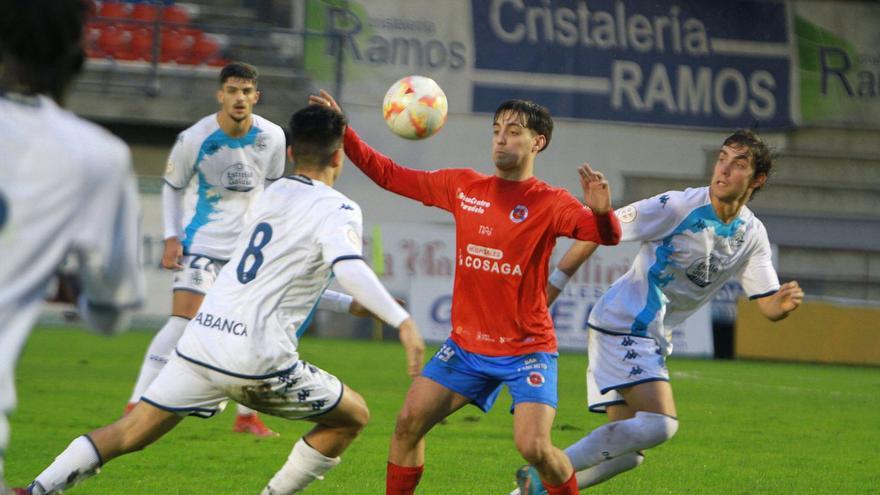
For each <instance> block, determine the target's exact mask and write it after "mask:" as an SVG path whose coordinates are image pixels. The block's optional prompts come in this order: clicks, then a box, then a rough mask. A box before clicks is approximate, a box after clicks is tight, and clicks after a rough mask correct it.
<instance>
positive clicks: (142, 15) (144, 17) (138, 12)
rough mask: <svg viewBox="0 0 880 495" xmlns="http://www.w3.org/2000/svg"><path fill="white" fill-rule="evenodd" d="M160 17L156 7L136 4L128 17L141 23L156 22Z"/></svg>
mask: <svg viewBox="0 0 880 495" xmlns="http://www.w3.org/2000/svg"><path fill="white" fill-rule="evenodd" d="M158 17H159V12H158V11H157V10H156V6H155V5H151V4H148V3H138V4H135V6H134V8H133V9H131V14H130V15H129V16H128V18H129V19H132V20H135V21H141V22H154V21H155V20H156V19H157V18H158Z"/></svg>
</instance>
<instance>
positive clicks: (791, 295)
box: [776, 280, 804, 314]
mask: <svg viewBox="0 0 880 495" xmlns="http://www.w3.org/2000/svg"><path fill="white" fill-rule="evenodd" d="M776 296H777V297H778V298H779V309H781V310H782V311H783V312H784V313H786V314H788V313H791V312H792V311H794V310H796V309H797V308H798V307H799V306H800V305H801V303H802V302H804V290H803V289H801V286H800V285H798V283H797V281H795V280H792V281H791V282H787V283H784V284H782V286H781V287H779V292H777V293H776Z"/></svg>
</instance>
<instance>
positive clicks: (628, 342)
mask: <svg viewBox="0 0 880 495" xmlns="http://www.w3.org/2000/svg"><path fill="white" fill-rule="evenodd" d="M635 343H636V341H635V340H633V339H631V338H629V337H624V338H623V340H621V341H620V345H622V346H624V347H629V346H631V345H633V344H635Z"/></svg>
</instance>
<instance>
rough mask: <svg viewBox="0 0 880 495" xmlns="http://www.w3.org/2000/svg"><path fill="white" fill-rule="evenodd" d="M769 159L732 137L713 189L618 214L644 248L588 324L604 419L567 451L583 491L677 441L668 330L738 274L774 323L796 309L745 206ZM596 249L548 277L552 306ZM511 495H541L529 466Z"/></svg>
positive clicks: (570, 258) (595, 393) (752, 138)
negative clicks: (650, 451)
mask: <svg viewBox="0 0 880 495" xmlns="http://www.w3.org/2000/svg"><path fill="white" fill-rule="evenodd" d="M772 166H773V157H772V154H771V152H770V150H769V148H768V147H767V145H766V144H765V143H764V142H763V141H762V140H761V139H760V137H758V136H757V135H756V134H755V133H753V132H751V131H746V130H740V131H736V132H735V133H734V134H733V135H731V136H730V137H728V138H727V139H726V140H725V141H724V144H723V145H722V146H721V150H720V151H719V153H718V159H717V161H716V162H715V168H714V171H713V174H712V181H711V183H710V184H709V186H708V187H701V188H696V189H686V190H684V191H668V192H665V193H663V194H658V195H657V196H654V197H652V198H648V199H644V200H641V201H637V202H636V203H633V204H631V205H629V206H627V207H625V208H621V209H620V210H618V211H617V216H618V218H619V219H620V223H621V225H622V228H623V238H622V240H623V241H640V242H641V243H642V246H641V249H640V250H639V253H638V255H637V256H636V259H635V260H634V262H633V266H632V267H631V268H630V270H629V271H628V272H627V273H626V274H624V275H623V276H622V277H620V278H619V279H618V280H617V281H616V282H614V284H613V285H612V286H611V288H609V289H608V292H606V293H605V294H604V295H603V296H602V297H601V298H600V299H599V301H598V302H597V303H596V305H595V307H594V308H593V310H592V312H591V313H590V317H589V320H588V325H589V360H590V362H589V367H588V369H587V395H588V402H589V410H590V411H591V412H599V413H601V412H605V413H606V414H607V416H608V420H609V423H608V424H606V425H604V426H601V427H599V428H597V429H595V430H593V432H592V433H590V434H589V435H587V436H586V437H584V438H583V439H581V440H580V441H578V442H577V443H575V444H574V445H572V446H570V447H568V448H567V449H566V450H565V453H566V454H568V457H569V458H570V459H571V462H572V465H574V468H575V470H577V471H578V473H577V479H578V487H580V488H587V487H590V486H593V485H595V484H597V483H600V482H602V481H605V480H607V479H609V478H611V477H613V476H615V475H617V474H619V473H621V472H624V471H627V470H629V469H633V468H635V467H637V466H639V464H641V463H642V461H643V460H644V454H643V453H642V450H644V449H648V448H651V447H654V446H657V445H659V444H661V443H663V442H665V441H667V440H669V439H670V438H672V436H673V435H674V434H675V432H676V430H677V429H678V419H677V417H676V411H675V401H674V400H673V397H672V387H671V385H670V384H669V372H668V370H667V369H666V356H668V355H669V354H670V353H671V352H672V334H671V332H672V330H671V329H672V328H673V327H674V326H675V325H678V324H679V323H681V322H683V321H684V320H685V319H687V317H688V316H690V315H691V314H693V313H694V312H695V311H696V310H697V309H699V308H700V307H701V306H703V305H704V304H707V303H709V301H711V300H712V296H713V295H714V294H715V292H716V291H717V290H718V289H719V288H720V287H722V286H723V285H724V284H725V282H727V280H729V279H731V278H736V279H737V280H739V282H740V283H741V284H742V286H743V288H744V289H745V292H746V294H748V295H749V298H750V299H753V300H755V301H756V302H757V304H758V309H759V310H760V311H761V313H762V314H763V315H764V316H766V317H767V318H768V319H769V320H771V321H778V320H781V319H783V318H785V317H787V316H788V315H789V313H791V312H792V311H794V310H795V309H797V308H798V306H800V304H801V302H802V301H803V297H804V292H803V290H801V288H800V287H799V286H798V283H797V282H794V281H792V282H788V283H786V284H783V285H781V286H780V284H779V279H778V277H777V276H776V271H775V270H774V269H773V264H772V262H771V259H770V257H771V254H770V241H769V240H768V238H767V231H766V230H765V228H764V224H762V223H761V221H760V220H758V218H757V217H755V215H754V213H752V211H751V210H750V209H749V208H748V207H747V206H746V203H747V202H748V201H749V200H750V199H751V198H752V196H753V195H754V194H755V192H756V191H758V190H759V189H761V187H763V186H764V184H765V183H766V181H767V178H768V176H769V174H770V169H771V168H772ZM597 247H598V246H597V245H596V244H595V243H589V242H587V243H584V242H580V243H575V244H574V245H573V246H572V248H571V249H570V250H569V251H568V252H567V253H566V255H565V256H563V258H562V260H560V262H559V265H558V267H557V270H556V271H554V272H553V274H552V275H551V285H552V286H553V287H552V288H551V293H550V297H549V299H550V300H549V302H550V303H552V302H553V299H555V296H556V295H558V294H559V291H560V290H562V288H563V287H564V286H565V282H567V279H568V276H570V275H572V274H574V272H575V271H576V270H577V269H578V267H579V266H580V265H581V263H583V261H584V260H586V259H587V258H588V257H589V256H590V255H591V254H592V253H593V251H595V250H596V248H597ZM517 484H518V485H519V488H518V489H517V491H515V492H514V493H520V494H522V495H533V494H541V493H547V492H549V490H545V489H544V488H543V487H542V486H541V480H540V479H538V476H537V473H536V472H535V469H534V468H531V467H529V466H524V467H523V468H521V469H520V470H519V471H518V472H517Z"/></svg>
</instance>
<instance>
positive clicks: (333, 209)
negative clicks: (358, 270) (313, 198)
mask: <svg viewBox="0 0 880 495" xmlns="http://www.w3.org/2000/svg"><path fill="white" fill-rule="evenodd" d="M328 202H329V204H325V207H326V208H327V209H328V211H329V212H330V213H329V215H328V216H327V218H325V219H324V221H323V222H321V225H320V227H319V228H318V231H317V241H318V244H320V246H321V253H322V256H323V259H324V262H326V263H327V264H328V265H330V266H331V267H332V266H333V265H334V264H335V263H337V262H339V261H342V260H348V259H363V240H362V236H363V217H362V216H361V210H360V207H358V206H357V205H356V204H354V203H352V202H350V201H349V202H345V200H343V199H341V198H339V199H332V200H328ZM335 203H338V204H335Z"/></svg>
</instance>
